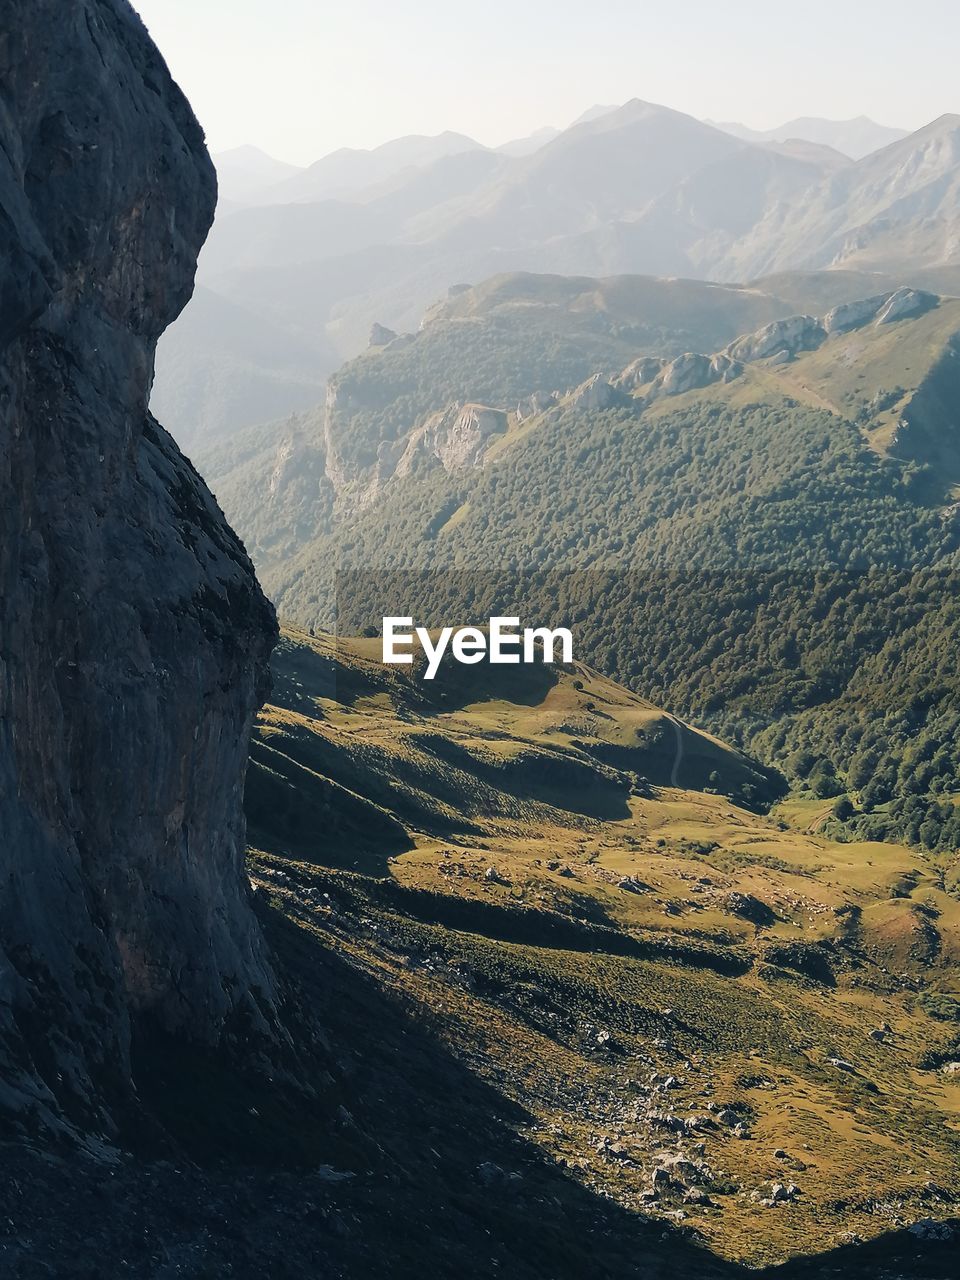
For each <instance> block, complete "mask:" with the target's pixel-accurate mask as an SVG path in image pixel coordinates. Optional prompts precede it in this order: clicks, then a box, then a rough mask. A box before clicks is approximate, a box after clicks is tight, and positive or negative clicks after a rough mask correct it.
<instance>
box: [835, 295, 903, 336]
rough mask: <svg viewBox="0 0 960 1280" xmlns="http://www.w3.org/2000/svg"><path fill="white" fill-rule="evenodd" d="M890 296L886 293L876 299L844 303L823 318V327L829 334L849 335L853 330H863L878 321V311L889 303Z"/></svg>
mask: <svg viewBox="0 0 960 1280" xmlns="http://www.w3.org/2000/svg"><path fill="white" fill-rule="evenodd" d="M890 296H891V295H890V294H889V293H885V294H880V295H879V296H877V297H874V298H862V299H860V300H859V301H857V302H842V303H841V304H840V306H838V307H834V308H833V310H832V311H828V312H827V314H826V315H825V316H824V318H823V327H824V329H826V331H827V333H849V332H850V331H851V330H853V329H862V328H863V326H864V325H866V324H869V323H870V321H871V320H875V319H876V317H877V313H878V311H879V310H880V308H881V307H882V306H884V305H885V304H886V303H887V302H888V301H889V299H890Z"/></svg>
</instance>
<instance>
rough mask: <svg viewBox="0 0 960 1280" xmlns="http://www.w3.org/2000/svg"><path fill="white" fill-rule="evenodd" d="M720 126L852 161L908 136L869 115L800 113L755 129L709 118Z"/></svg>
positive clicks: (749, 136)
mask: <svg viewBox="0 0 960 1280" xmlns="http://www.w3.org/2000/svg"><path fill="white" fill-rule="evenodd" d="M705 123H707V124H711V125H713V126H714V128H716V129H722V130H723V131H724V133H730V134H732V135H733V136H734V137H736V138H742V139H743V140H744V141H745V142H760V143H764V142H787V141H793V140H798V141H802V142H812V143H816V144H817V145H818V146H825V147H830V148H832V149H833V150H834V151H839V152H840V153H841V154H842V155H845V156H849V158H850V159H851V160H862V159H863V158H864V156H868V155H870V154H872V153H873V152H874V151H880V150H881V149H882V148H883V147H886V146H889V145H890V144H891V143H892V142H898V141H900V139H901V138H905V137H907V130H906V129H894V128H890V127H888V126H887V125H882V124H877V122H876V121H875V120H871V119H870V118H869V117H868V116H863V115H861V116H856V117H855V118H854V119H852V120H827V119H823V118H821V117H819V116H800V117H798V118H796V119H794V120H788V121H787V122H786V123H785V124H781V125H778V126H777V128H775V129H751V128H748V127H747V125H744V124H739V123H729V122H727V123H720V122H717V121H713V120H707V121H706V122H705Z"/></svg>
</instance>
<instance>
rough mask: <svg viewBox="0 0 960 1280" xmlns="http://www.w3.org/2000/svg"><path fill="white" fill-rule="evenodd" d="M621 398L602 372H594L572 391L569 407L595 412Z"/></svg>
mask: <svg viewBox="0 0 960 1280" xmlns="http://www.w3.org/2000/svg"><path fill="white" fill-rule="evenodd" d="M621 399H622V394H621V392H620V391H619V390H618V388H616V387H615V386H613V385H612V383H609V382H607V381H606V379H605V378H604V377H603V375H602V374H599V373H595V374H594V375H593V377H592V378H588V379H587V381H586V382H584V383H582V384H581V386H579V387H577V389H576V391H574V392H573V394H572V395H571V397H570V408H571V409H575V410H576V411H577V412H578V413H597V412H599V411H600V410H601V409H609V408H610V407H611V406H612V405H615V404H619V403H620V401H621Z"/></svg>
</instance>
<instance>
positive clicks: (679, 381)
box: [653, 355, 743, 396]
mask: <svg viewBox="0 0 960 1280" xmlns="http://www.w3.org/2000/svg"><path fill="white" fill-rule="evenodd" d="M742 372H743V365H742V364H740V363H739V361H737V360H731V359H730V357H729V356H726V355H716V356H698V355H684V356H678V357H677V358H676V360H672V361H671V362H670V363H669V364H668V365H667V367H666V368H665V369H664V370H663V372H662V373H661V375H660V377H659V378H657V380H656V381H655V382H654V384H653V385H654V389H655V390H660V391H662V392H663V394H664V395H667V396H679V395H683V393H684V392H685V391H697V390H700V389H701V388H703V387H712V386H713V385H714V384H715V383H718V382H732V381H733V379H734V378H737V377H739V376H740V374H741V373H742Z"/></svg>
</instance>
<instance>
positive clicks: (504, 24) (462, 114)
mask: <svg viewBox="0 0 960 1280" xmlns="http://www.w3.org/2000/svg"><path fill="white" fill-rule="evenodd" d="M133 3H134V7H135V8H136V9H138V10H139V12H140V14H141V16H142V17H143V19H144V21H145V22H146V24H147V26H148V27H149V28H150V30H151V32H152V34H153V37H154V39H155V40H156V42H157V44H158V45H159V46H160V49H161V51H162V52H163V54H164V55H165V57H166V59H167V61H168V63H169V64H170V67H171V70H172V71H173V73H174V75H175V77H176V78H177V79H178V80H179V82H180V84H181V86H182V87H183V89H184V90H185V91H186V93H187V95H188V97H189V98H190V100H191V101H192V103H193V106H194V109H195V111H196V112H197V115H198V116H199V118H200V121H201V123H202V124H203V125H204V127H205V128H206V130H207V135H208V139H209V144H210V148H211V150H213V151H221V150H224V149H226V148H229V147H234V146H239V145H241V144H243V143H253V144H254V145H256V146H259V147H262V148H263V149H264V150H265V151H268V152H270V153H271V154H272V155H275V156H277V157H278V158H280V159H283V160H289V161H292V162H293V163H297V164H308V163H310V162H311V161H312V160H316V159H318V158H319V157H320V156H322V155H324V154H326V153H327V152H329V151H332V150H335V149H336V148H337V147H342V146H350V147H372V146H377V145H378V144H379V143H381V142H385V141H387V140H388V139H390V138H395V137H399V136H401V135H403V134H408V133H428V134H433V133H440V132H442V131H443V130H444V129H453V130H456V131H457V132H459V133H466V134H469V135H470V136H471V137H474V138H476V139H478V140H479V141H480V142H483V143H486V144H488V145H496V144H498V143H501V142H505V141H507V140H508V139H510V138H514V137H517V136H523V135H524V134H527V133H532V132H533V131H534V130H535V129H538V128H540V127H541V126H543V125H547V124H552V125H557V126H564V125H566V124H569V122H570V121H571V120H572V119H573V118H574V117H576V116H578V115H580V113H581V112H582V111H584V110H585V109H586V108H587V107H589V106H591V105H592V104H593V103H596V102H603V103H620V102H626V101H627V100H628V99H630V98H644V99H646V100H647V101H650V102H659V103H663V104H665V105H666V106H670V107H675V108H676V109H678V110H680V111H687V112H689V113H690V114H691V115H694V116H697V117H699V118H710V119H714V120H722V121H728V120H734V121H740V122H742V123H744V124H748V125H750V126H752V127H753V128H772V127H773V126H775V125H779V124H781V123H783V122H784V121H786V120H788V119H791V118H793V117H795V116H800V115H819V116H828V117H831V118H833V119H846V118H849V117H852V116H857V115H861V114H863V115H868V116H871V117H872V118H873V119H875V120H877V121H879V122H880V123H881V124H887V125H896V126H900V127H902V128H906V129H913V128H919V127H920V126H921V125H922V124H926V123H927V122H928V121H930V120H932V119H934V118H936V117H937V116H939V115H943V114H944V113H945V112H948V111H960V86H958V80H957V65H956V64H957V50H958V48H960V4H958V3H957V0H911V3H909V4H905V3H903V0H802V3H799V4H798V3H791V4H780V3H778V2H777V0H728V2H727V3H724V2H723V0H659V2H658V3H647V0H480V2H479V3H477V0H469V2H468V3H465V2H464V0H338V2H336V3H332V2H330V0H133Z"/></svg>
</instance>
